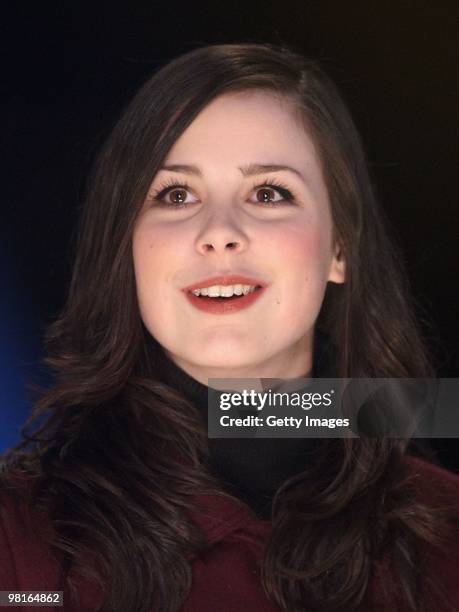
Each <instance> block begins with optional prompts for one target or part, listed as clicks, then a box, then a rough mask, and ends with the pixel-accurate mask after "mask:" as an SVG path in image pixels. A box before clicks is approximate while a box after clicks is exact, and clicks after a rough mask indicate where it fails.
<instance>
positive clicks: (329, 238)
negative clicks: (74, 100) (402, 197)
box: [0, 44, 459, 612]
mask: <svg viewBox="0 0 459 612" xmlns="http://www.w3.org/2000/svg"><path fill="white" fill-rule="evenodd" d="M221 286H223V287H224V289H221ZM201 290H203V291H201ZM193 291H194V292H195V294H193ZM214 291H217V292H218V291H221V292H222V294H225V293H226V292H228V293H227V294H226V296H225V295H221V296H220V297H216V295H218V294H215V293H214ZM255 292H256V293H255ZM198 293H199V294H200V295H197V294H198ZM206 293H207V295H205V294H206ZM241 293H242V295H240V296H239V295H238V294H241ZM245 293H248V295H247V297H244V295H245ZM209 294H210V295H209ZM230 294H233V295H232V296H230ZM47 349H48V353H49V357H48V359H47V360H46V362H47V364H48V365H49V366H50V367H51V368H52V369H53V371H54V373H55V380H54V382H53V385H52V386H51V387H50V388H49V389H48V390H47V391H46V392H44V394H43V395H42V397H41V398H40V399H39V400H38V401H37V403H36V405H35V410H34V414H33V417H34V418H37V417H38V416H41V415H44V414H45V413H46V412H47V413H48V414H47V416H46V419H45V420H44V421H43V422H42V424H41V425H40V426H39V427H37V429H36V431H35V432H34V434H33V436H30V435H27V434H26V435H25V440H24V441H23V442H22V443H21V444H20V445H18V446H17V447H16V449H12V450H11V451H9V453H7V455H6V457H5V459H6V465H7V469H5V473H4V476H3V487H2V498H1V499H2V505H1V507H2V523H0V524H1V525H2V528H3V532H1V531H0V537H1V538H2V541H1V544H2V549H1V550H2V552H1V553H0V555H1V557H0V559H1V563H0V586H1V588H2V590H13V589H22V590H32V589H33V590H62V591H64V606H65V609H68V610H73V609H75V610H99V609H101V610H110V611H126V610H132V611H136V612H139V611H147V610H161V611H166V610H167V611H173V610H184V611H186V612H189V611H190V610H212V611H214V610H224V611H236V610H237V611H240V610H250V611H252V610H255V611H256V610H267V611H268V610H288V611H289V612H292V611H302V610H324V611H325V610H327V611H332V610H336V611H338V610H340V611H344V610H346V611H347V610H376V609H381V610H397V609H400V610H425V611H427V610H429V611H431V610H436V609H438V610H448V609H452V610H454V609H457V607H458V606H459V594H458V592H457V591H456V592H455V591H454V584H455V581H456V580H457V577H458V573H459V572H458V567H459V566H458V565H457V564H456V565H455V561H454V559H453V551H454V542H453V537H454V536H455V534H456V532H453V531H452V528H453V527H454V528H456V527H455V525H456V523H455V518H454V517H455V516H457V509H458V503H459V501H458V495H457V491H456V489H457V485H458V482H459V479H458V478H457V477H456V476H454V475H453V474H450V473H448V472H446V471H444V470H442V469H441V468H439V467H436V466H434V465H431V464H429V463H427V462H425V461H422V460H420V459H415V458H412V457H410V456H409V453H408V450H409V449H408V440H404V439H384V438H373V439H365V438H360V439H347V440H343V439H328V440H315V441H311V440H280V439H274V440H247V439H242V440H215V439H212V440H208V438H207V432H206V420H205V419H206V409H207V387H206V385H207V383H208V379H209V378H217V377H218V378H223V377H224V378H236V377H245V378H250V377H263V378H265V377H268V378H269V377H273V378H292V377H297V376H310V375H311V374H314V376H336V377H399V378H404V377H423V376H431V375H432V374H433V372H432V368H431V366H430V363H429V359H428V357H427V354H426V350H425V348H424V346H423V343H422V341H421V338H420V334H419V332H418V330H417V327H416V323H415V319H414V316H413V309H412V307H411V306H410V303H409V299H408V295H407V292H406V280H405V278H404V276H403V273H402V270H401V269H400V266H399V265H398V259H397V256H396V253H395V249H394V246H393V245H392V244H391V243H390V242H389V239H388V237H387V233H386V230H385V225H384V222H383V218H382V213H381V211H380V209H379V208H378V206H377V203H376V201H375V198H374V196H373V192H372V189H371V183H370V180H369V177H368V171H367V167H366V164H365V159H364V155H363V152H362V147H361V144H360V140H359V137H358V135H357V133H356V130H355V127H354V125H353V123H352V120H351V119H350V117H349V114H348V111H347V110H346V108H345V106H344V104H343V102H342V100H341V98H340V96H339V94H338V93H337V91H336V88H335V87H334V85H333V84H332V83H331V82H330V81H329V79H328V78H327V77H326V76H325V75H324V74H323V73H322V72H321V71H320V69H319V68H318V67H317V66H316V65H315V64H313V63H311V62H309V61H307V60H305V59H304V58H303V57H301V56H300V55H298V54H296V53H295V52H293V51H292V50H289V49H286V48H281V47H277V46H273V45H258V44H234V45H217V46H209V47H204V48H200V49H196V50H194V51H192V52H190V53H187V54H185V55H183V56H181V57H178V58H177V59H175V60H173V61H171V62H170V63H168V64H167V65H165V66H164V67H162V68H161V69H160V70H159V71H158V72H157V73H156V74H155V75H154V76H153V77H152V78H151V79H150V80H149V81H148V82H147V83H146V84H145V85H144V86H143V87H142V89H141V90H140V91H139V93H138V94H137V95H136V97H135V98H134V99H133V101H132V102H131V103H130V105H129V106H128V108H127V109H126V111H125V113H124V114H123V116H122V118H121V120H120V121H119V123H118V124H117V125H116V127H115V128H114V130H113V132H112V134H111V136H110V138H109V139H108V142H107V143H106V145H105V147H104V148H103V150H102V152H101V154H100V156H99V159H98V162H97V164H96V167H95V171H94V174H93V176H92V180H91V183H90V189H89V191H88V199H87V203H86V207H85V209H84V213H83V215H82V219H81V226H80V231H79V236H78V243H77V250H76V258H75V265H74V271H73V277H72V282H71V286H70V291H69V295H68V299H67V302H66V305H65V308H64V310H63V312H62V313H61V316H60V317H59V319H58V320H57V321H56V322H54V323H53V324H52V325H51V326H50V328H49V331H48V334H47ZM32 420H33V419H31V420H29V421H28V422H27V423H26V426H28V425H29V424H30V422H32ZM456 541H457V540H456ZM31 559H32V561H31ZM33 560H35V565H32V566H30V564H31V563H33ZM456 563H457V562H456ZM442 581H443V582H442ZM448 606H449V607H448Z"/></svg>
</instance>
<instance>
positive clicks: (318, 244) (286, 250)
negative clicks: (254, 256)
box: [277, 226, 330, 280]
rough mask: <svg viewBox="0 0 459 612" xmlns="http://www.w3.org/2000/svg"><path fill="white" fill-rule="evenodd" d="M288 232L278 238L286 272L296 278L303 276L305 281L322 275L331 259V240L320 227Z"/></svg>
mask: <svg viewBox="0 0 459 612" xmlns="http://www.w3.org/2000/svg"><path fill="white" fill-rule="evenodd" d="M301 229H302V231H301V230H295V231H286V232H285V233H284V234H283V235H282V234H280V235H279V236H278V247H277V252H278V253H281V254H282V256H281V261H282V262H283V263H284V265H285V269H286V271H289V272H290V273H294V274H295V275H296V276H298V275H301V274H303V275H304V277H305V280H307V279H309V278H311V277H312V276H316V275H317V274H319V275H321V274H322V273H324V272H325V270H326V268H327V262H328V261H329V258H330V238H329V236H328V234H327V232H324V231H323V229H322V228H320V227H310V226H307V227H305V228H301Z"/></svg>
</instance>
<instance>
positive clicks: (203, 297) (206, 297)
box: [195, 285, 261, 302]
mask: <svg viewBox="0 0 459 612" xmlns="http://www.w3.org/2000/svg"><path fill="white" fill-rule="evenodd" d="M260 289H261V286H260V285H257V286H256V287H255V289H253V290H252V291H249V292H248V293H241V295H237V294H235V293H234V294H233V295H231V296H225V295H219V296H209V295H198V296H195V297H197V298H198V299H200V300H203V301H214V302H219V301H222V302H223V301H225V302H234V301H237V300H240V299H241V298H245V297H247V296H248V295H251V294H252V293H256V292H257V291H259V290H260Z"/></svg>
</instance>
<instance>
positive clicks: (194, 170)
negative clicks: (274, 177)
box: [159, 164, 305, 181]
mask: <svg viewBox="0 0 459 612" xmlns="http://www.w3.org/2000/svg"><path fill="white" fill-rule="evenodd" d="M159 170H169V171H170V172H182V173H184V174H193V175H195V176H199V177H202V172H201V170H200V169H199V168H198V167H197V166H192V165H189V164H170V165H167V166H161V167H160V168H159ZM238 170H240V171H241V173H242V175H243V176H255V175H257V174H263V173H264V172H279V171H280V170H287V171H288V172H293V174H296V175H297V176H299V177H300V178H301V179H302V180H303V181H304V180H305V178H304V176H303V174H302V173H301V172H300V171H299V170H297V169H296V168H292V167H291V166H284V165H281V164H247V165H245V166H239V168H238Z"/></svg>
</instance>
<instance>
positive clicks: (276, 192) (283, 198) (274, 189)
mask: <svg viewBox="0 0 459 612" xmlns="http://www.w3.org/2000/svg"><path fill="white" fill-rule="evenodd" d="M254 190H255V198H256V201H253V200H252V203H253V204H262V205H264V206H278V205H283V204H293V203H294V200H295V197H294V195H293V194H292V192H291V191H289V190H288V189H286V188H285V187H281V186H280V185H276V186H275V185H274V184H271V183H269V182H265V183H264V184H262V185H257V186H255V187H254Z"/></svg>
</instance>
